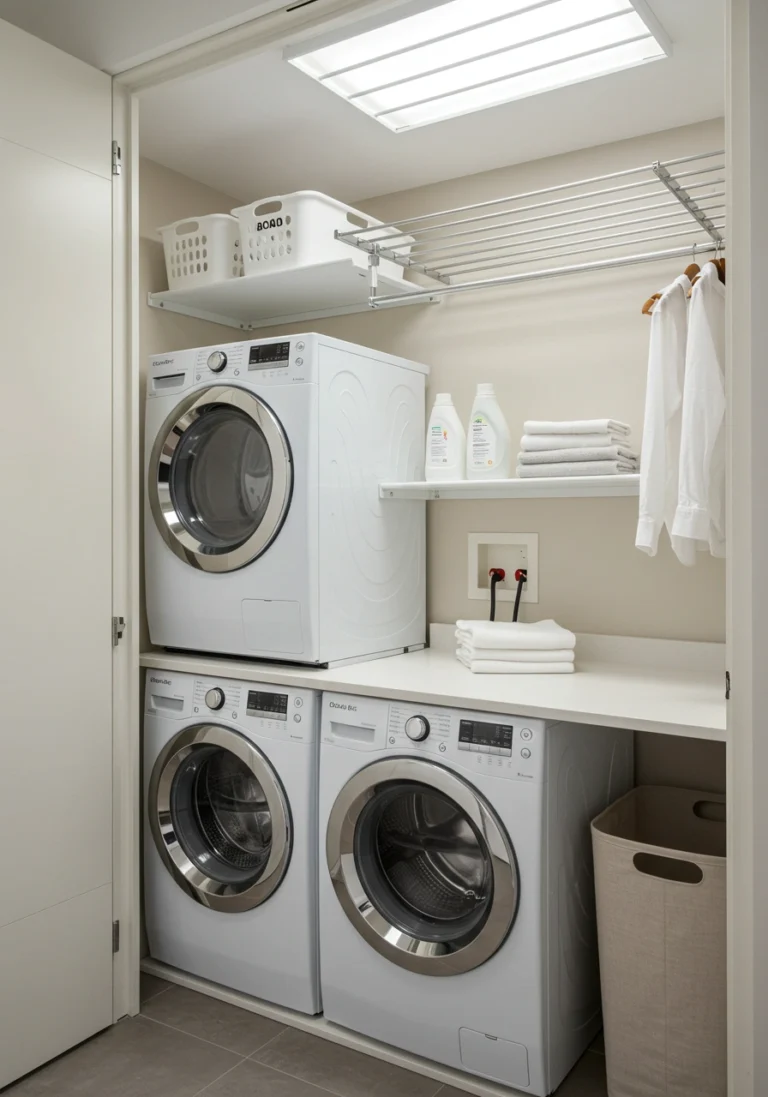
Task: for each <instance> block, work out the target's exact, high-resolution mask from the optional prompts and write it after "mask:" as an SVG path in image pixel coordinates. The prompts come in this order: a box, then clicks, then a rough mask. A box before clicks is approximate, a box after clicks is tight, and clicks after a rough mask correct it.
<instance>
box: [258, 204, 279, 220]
mask: <svg viewBox="0 0 768 1097" xmlns="http://www.w3.org/2000/svg"><path fill="white" fill-rule="evenodd" d="M282 208H283V203H282V202H265V203H264V205H263V206H254V208H253V216H254V217H263V216H264V215H265V214H267V213H279V212H280V210H281V209H282Z"/></svg>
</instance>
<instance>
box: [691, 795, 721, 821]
mask: <svg viewBox="0 0 768 1097" xmlns="http://www.w3.org/2000/svg"><path fill="white" fill-rule="evenodd" d="M693 814H694V815H695V816H696V818H697V819H703V820H704V821H705V822H708V823H724V822H725V804H724V803H723V802H722V801H721V800H697V801H696V802H695V804H694V805H693Z"/></svg>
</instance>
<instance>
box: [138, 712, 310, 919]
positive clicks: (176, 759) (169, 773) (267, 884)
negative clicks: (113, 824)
mask: <svg viewBox="0 0 768 1097" xmlns="http://www.w3.org/2000/svg"><path fill="white" fill-rule="evenodd" d="M203 745H207V746H217V747H220V748H221V749H222V750H227V751H229V752H230V753H231V754H234V755H235V756H236V757H237V758H239V759H240V761H241V762H243V763H244V764H245V765H246V766H247V767H248V769H249V770H250V771H251V773H253V775H254V777H255V778H256V780H257V781H258V782H259V784H260V785H261V788H262V790H263V792H264V795H265V797H266V800H267V806H268V808H269V813H270V816H271V818H272V848H271V849H270V853H269V858H268V859H267V863H266V865H265V867H264V871H263V872H262V873H261V875H260V876H259V878H258V880H257V881H256V882H255V883H254V884H251V885H250V886H249V887H245V888H242V889H240V890H238V888H237V886H236V885H234V884H223V883H222V882H221V881H219V880H213V879H211V877H209V876H206V875H205V873H204V872H203V871H202V870H201V869H200V868H198V866H197V865H196V864H195V863H194V861H192V860H191V859H190V858H189V857H188V856H187V854H186V852H185V851H184V849H183V848H182V846H181V844H180V843H179V840H178V837H177V835H176V832H175V828H174V823H173V818H172V815H171V789H172V786H173V780H174V777H175V776H176V773H177V772H178V770H179V767H180V766H181V764H182V762H183V761H184V760H185V759H186V758H187V757H188V756H189V754H190V753H191V752H192V751H193V750H195V748H196V747H199V746H203ZM147 809H148V813H149V824H150V829H151V831H152V837H153V838H154V841H155V846H156V848H157V851H158V853H159V854H160V857H161V858H162V860H163V862H164V864H165V866H166V868H167V869H168V871H169V872H170V873H171V875H172V876H173V878H174V880H175V881H176V883H177V884H178V885H179V887H181V888H182V889H183V890H184V891H186V892H187V894H188V895H190V896H191V897H192V898H193V899H196V900H197V902H198V903H202V905H203V906H207V907H210V908H211V909H213V910H222V911H228V912H232V913H238V912H240V911H244V910H252V909H253V907H257V906H259V905H260V904H261V903H263V902H264V900H265V899H267V898H269V896H270V895H271V894H272V893H273V892H274V891H275V889H276V888H277V887H278V885H279V884H280V882H281V880H282V879H283V876H284V875H285V872H286V870H287V868H288V862H289V860H290V856H291V825H290V811H289V808H288V802H287V800H286V798H285V795H284V793H283V790H282V787H281V785H280V782H279V780H278V777H277V775H276V773H275V772H274V770H273V769H272V767H271V766H270V765H269V763H268V762H267V760H266V759H265V758H264V756H263V755H262V754H261V752H260V751H259V750H258V749H257V748H256V747H255V746H254V745H253V744H252V743H250V742H249V741H248V740H247V739H246V738H245V736H244V735H241V734H240V732H237V731H232V730H231V729H230V728H226V727H222V726H221V725H219V724H197V725H196V726H194V727H190V728H185V730H184V731H181V732H179V733H178V735H175V736H174V737H173V739H171V740H170V741H169V742H168V743H166V745H165V746H164V747H163V749H162V751H161V752H160V754H159V755H158V757H157V760H156V761H155V764H154V766H153V768H152V775H151V777H150V781H149V797H148V804H147Z"/></svg>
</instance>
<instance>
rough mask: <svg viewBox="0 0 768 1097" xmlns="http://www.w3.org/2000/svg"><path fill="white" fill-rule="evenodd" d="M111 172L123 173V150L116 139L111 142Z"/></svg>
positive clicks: (115, 173)
mask: <svg viewBox="0 0 768 1097" xmlns="http://www.w3.org/2000/svg"><path fill="white" fill-rule="evenodd" d="M112 174H113V175H122V174H123V151H122V149H121V148H120V146H119V145H118V143H117V141H113V142H112Z"/></svg>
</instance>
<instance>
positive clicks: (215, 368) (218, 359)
mask: <svg viewBox="0 0 768 1097" xmlns="http://www.w3.org/2000/svg"><path fill="white" fill-rule="evenodd" d="M226 364H227V356H226V354H225V353H224V351H223V350H215V351H214V352H213V354H209V355H208V369H209V370H210V371H211V373H221V371H222V370H223V369H224V367H225V366H226Z"/></svg>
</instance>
